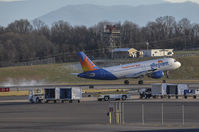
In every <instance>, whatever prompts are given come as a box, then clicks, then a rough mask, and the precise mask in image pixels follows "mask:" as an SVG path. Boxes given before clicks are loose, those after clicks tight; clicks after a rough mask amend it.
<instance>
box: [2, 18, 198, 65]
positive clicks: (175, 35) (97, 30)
mask: <svg viewBox="0 0 199 132" xmlns="http://www.w3.org/2000/svg"><path fill="white" fill-rule="evenodd" d="M107 24H111V23H110V22H99V23H98V24H96V25H94V26H92V27H86V26H71V25H70V24H69V23H68V22H65V21H58V22H55V23H54V24H52V25H51V26H50V27H49V26H48V25H46V24H45V23H44V22H42V21H40V20H34V21H33V22H29V21H28V20H25V19H21V20H16V21H14V22H12V23H10V24H8V26H7V27H2V26H0V66H4V65H5V64H7V65H8V64H13V63H18V62H25V61H31V60H35V59H46V58H50V57H55V59H56V62H66V61H71V60H73V59H76V53H77V52H79V51H85V52H86V53H87V54H89V56H93V57H105V56H107V52H106V51H107V49H108V48H109V47H108V44H107V41H105V40H104V39H103V37H104V36H103V32H104V26H105V25H107ZM116 25H117V27H119V28H120V31H121V47H125V48H127V47H129V48H136V49H146V42H149V48H174V49H175V50H184V49H193V48H199V24H193V23H191V22H190V20H188V19H187V18H183V19H181V20H180V21H176V20H175V18H174V17H172V16H164V17H159V18H157V19H156V20H155V21H152V22H148V24H146V26H143V27H139V26H138V25H137V24H135V23H133V22H130V21H125V22H124V23H116Z"/></svg>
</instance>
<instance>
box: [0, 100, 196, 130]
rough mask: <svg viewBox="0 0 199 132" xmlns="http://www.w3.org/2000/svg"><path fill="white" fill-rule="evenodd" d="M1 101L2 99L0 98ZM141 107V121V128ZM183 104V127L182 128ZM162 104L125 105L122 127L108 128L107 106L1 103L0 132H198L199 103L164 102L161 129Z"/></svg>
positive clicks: (135, 103)
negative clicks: (183, 114)
mask: <svg viewBox="0 0 199 132" xmlns="http://www.w3.org/2000/svg"><path fill="white" fill-rule="evenodd" d="M0 99H1V98H0ZM142 104H144V115H145V117H144V121H145V124H144V125H142V116H141V115H142V112H141V111H142ZM182 104H183V105H184V108H185V125H184V126H182V109H181V108H182ZM161 105H162V103H161V102H128V101H127V102H126V103H125V105H124V108H125V122H126V124H125V125H121V126H117V125H108V117H107V112H108V106H109V103H108V102H96V101H90V102H86V101H85V102H81V103H72V104H70V103H64V104H61V103H60V104H29V103H26V102H15V103H13V102H7V103H0V131H2V132H13V131H15V132H29V131H30V132H32V131H34V132H35V131H42V132H54V131H57V132H59V131H60V132H62V131H63V132H65V131H83V132H88V131H91V132H95V131H97V132H99V131H117V132H131V131H149V130H151V131H155V130H156V131H162V132H166V131H167V130H166V129H169V131H171V132H172V131H173V132H174V131H175V132H184V131H189V132H198V131H199V129H194V128H197V127H198V128H199V124H198V123H199V115H198V111H199V103H198V102H189V103H183V102H182V103H180V102H170V103H167V102H164V104H163V105H164V125H163V126H162V125H161V116H162V114H161ZM179 128H181V129H183V130H181V129H179Z"/></svg>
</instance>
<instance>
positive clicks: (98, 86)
mask: <svg viewBox="0 0 199 132" xmlns="http://www.w3.org/2000/svg"><path fill="white" fill-rule="evenodd" d="M90 86H92V88H94V89H115V88H124V89H140V88H150V87H151V84H143V85H138V84H129V85H124V84H94V85H37V86H36V85H34V86H11V87H10V90H28V89H34V88H54V87H81V88H82V89H89V88H90ZM188 86H189V88H190V89H199V83H189V84H188ZM0 87H4V86H0Z"/></svg>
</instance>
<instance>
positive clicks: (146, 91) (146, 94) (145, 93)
mask: <svg viewBox="0 0 199 132" xmlns="http://www.w3.org/2000/svg"><path fill="white" fill-rule="evenodd" d="M139 94H140V98H141V99H142V98H145V99H147V98H150V97H151V96H152V95H151V88H142V89H140V90H139Z"/></svg>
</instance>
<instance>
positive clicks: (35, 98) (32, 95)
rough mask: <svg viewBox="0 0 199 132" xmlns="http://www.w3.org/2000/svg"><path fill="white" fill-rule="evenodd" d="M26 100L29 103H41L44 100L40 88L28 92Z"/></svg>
mask: <svg viewBox="0 0 199 132" xmlns="http://www.w3.org/2000/svg"><path fill="white" fill-rule="evenodd" d="M28 100H29V102H30V103H41V101H42V100H44V94H43V92H42V89H41V88H36V89H32V90H29V96H28Z"/></svg>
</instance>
